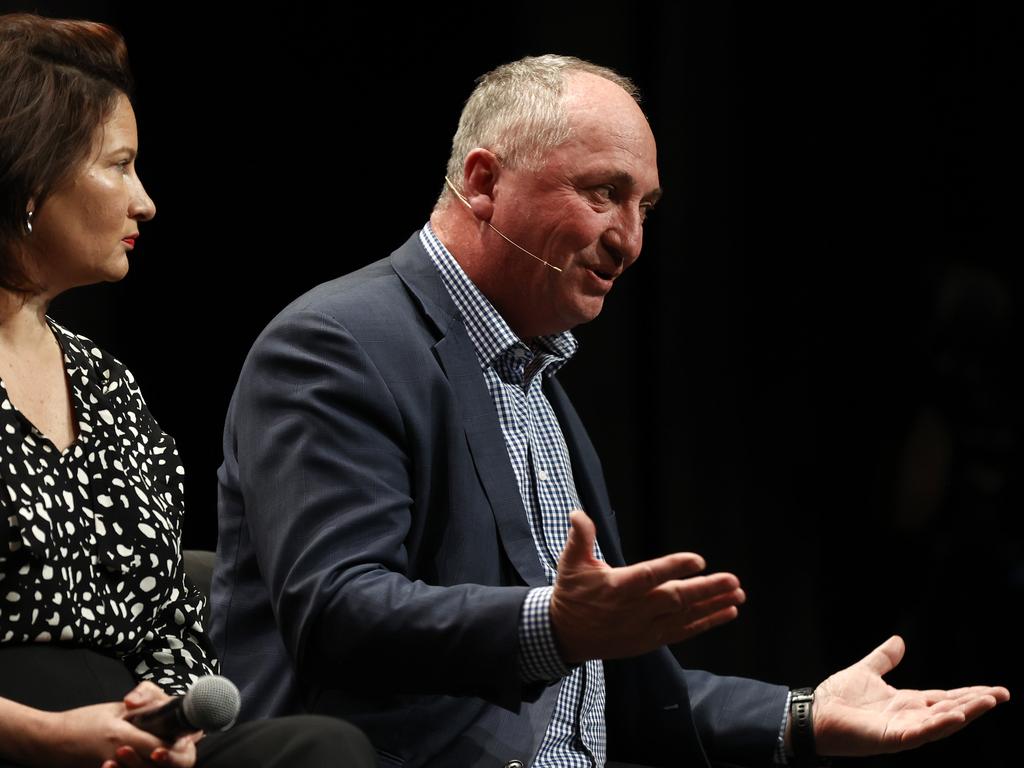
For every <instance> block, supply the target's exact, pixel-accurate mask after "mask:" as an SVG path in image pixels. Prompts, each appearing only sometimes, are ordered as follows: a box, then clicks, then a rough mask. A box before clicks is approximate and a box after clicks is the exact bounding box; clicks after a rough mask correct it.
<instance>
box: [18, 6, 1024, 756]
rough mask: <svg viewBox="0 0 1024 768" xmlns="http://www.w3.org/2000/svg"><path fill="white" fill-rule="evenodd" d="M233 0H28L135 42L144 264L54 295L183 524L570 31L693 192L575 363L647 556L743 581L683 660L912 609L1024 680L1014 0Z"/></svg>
mask: <svg viewBox="0 0 1024 768" xmlns="http://www.w3.org/2000/svg"><path fill="white" fill-rule="evenodd" d="M211 5H212V4H198V3H174V4H171V3H166V4H165V3H130V4H129V3H125V4H121V3H113V2H108V3H102V2H89V3H80V4H75V3H36V4H20V5H18V4H15V5H11V4H8V6H9V7H11V8H18V9H22V10H29V9H36V10H39V11H41V12H43V13H46V14H49V15H69V16H76V17H88V18H94V19H99V20H103V21H107V22H109V23H112V24H114V25H115V26H117V27H118V28H119V29H120V30H121V31H122V32H123V33H124V34H125V37H126V39H127V41H128V46H129V51H130V54H131V59H132V64H133V68H134V71H135V74H136V80H137V94H136V99H135V107H136V113H137V115H138V120H139V127H140V140H141V150H142V152H141V157H140V160H139V172H140V175H141V176H142V178H143V180H144V181H145V183H146V186H147V188H148V190H149V192H150V194H151V195H152V197H153V198H154V199H155V201H156V203H157V207H158V215H157V217H156V219H155V220H154V221H153V222H152V223H150V224H147V225H145V226H143V227H142V237H141V238H140V240H139V243H138V246H137V249H136V251H135V253H134V254H133V257H132V270H131V274H130V275H129V277H128V278H127V279H125V280H124V281H122V282H121V283H119V284H117V285H104V286H97V287H92V288H88V289H83V290H78V291H75V292H72V293H71V294H69V295H67V296H65V297H61V298H60V299H59V300H58V301H57V302H55V303H54V306H53V310H52V314H53V315H54V316H55V317H57V319H58V320H60V321H62V322H64V323H66V324H68V325H70V326H71V327H72V328H74V329H75V330H77V331H79V332H81V333H85V334H87V335H89V336H91V337H93V338H94V339H95V340H96V341H97V342H98V343H99V344H100V345H101V346H103V347H105V348H106V349H108V350H110V351H111V352H113V353H114V354H115V355H117V356H118V357H120V358H121V359H123V360H125V361H126V362H127V363H128V364H129V365H130V366H131V368H132V369H133V371H134V372H135V374H136V376H137V378H138V379H139V380H140V382H141V384H142V387H143V391H144V392H145V394H146V396H147V400H148V402H149V405H150V408H151V410H152V411H153V412H154V414H155V415H156V417H157V418H158V419H159V420H160V422H161V424H162V425H163V427H164V428H165V429H166V430H167V431H168V432H170V433H172V434H174V435H175V436H176V438H177V440H178V446H179V450H180V452H181V454H182V456H183V458H184V460H185V463H186V466H187V468H188V484H187V499H188V504H189V508H188V513H187V517H186V525H187V530H186V543H187V544H188V545H189V546H194V547H195V546H199V547H207V548H212V547H213V546H214V544H215V538H216V520H215V516H216V478H215V473H216V469H217V467H218V465H219V463H220V456H221V452H220V432H221V426H222V423H223V415H224V412H225V409H226V406H227V402H228V399H229V397H230V394H231V390H232V388H233V386H234V382H235V379H236V377H237V373H238V370H239V368H240V366H241V363H242V360H243V359H244V356H245V354H246V352H247V350H248V347H249V345H250V344H251V342H252V341H253V339H254V338H255V336H256V335H257V334H258V333H259V331H260V330H261V329H262V327H263V326H264V325H265V324H266V322H267V321H268V320H269V319H270V318H271V317H272V316H273V315H274V314H275V313H276V312H277V311H278V310H279V309H280V308H281V307H283V306H284V305H285V304H286V303H287V302H288V301H289V300H291V299H292V298H294V297H295V296H296V295H298V294H299V293H301V292H302V291H304V290H305V289H307V288H308V287H310V286H312V285H314V284H315V283H317V282H320V281H323V280H325V279H328V278H331V277H334V276H336V275H338V274H341V273H344V272H347V271H350V270H351V269H353V268H355V267H357V266H360V265H362V264H365V263H368V262H370V261H373V260H376V259H378V258H380V257H382V256H384V255H386V254H387V253H388V252H389V251H390V250H391V249H392V248H394V247H397V246H398V245H399V244H401V243H402V242H403V241H404V239H405V238H406V237H407V236H408V235H409V234H410V233H411V232H412V231H413V230H415V229H417V228H419V227H420V226H421V225H422V223H423V222H424V221H425V220H426V218H427V216H428V214H429V212H430V209H431V207H432V205H433V201H434V199H435V198H436V196H437V194H438V192H439V191H440V186H441V183H442V182H441V178H442V174H443V169H444V164H445V161H446V159H447V156H448V150H449V146H450V138H451V134H452V133H453V131H454V128H455V123H456V121H457V117H458V113H459V111H460V109H461V106H462V103H463V102H464V100H465V98H466V96H467V95H468V93H469V91H470V90H471V88H472V86H473V80H474V78H475V77H476V76H478V75H479V74H481V73H482V72H484V71H486V70H488V69H490V68H491V67H493V66H495V65H497V64H499V63H501V62H505V61H509V60H512V59H514V58H518V57H519V56H522V55H526V54H536V53H544V52H549V51H553V52H560V53H569V54H574V55H577V56H582V57H584V58H589V59H592V60H594V61H597V62H599V63H602V64H605V65H609V66H612V67H615V68H617V69H619V70H620V71H622V72H623V73H625V74H627V75H629V76H631V77H633V78H634V79H635V80H636V81H637V83H638V84H639V85H640V87H641V89H642V91H643V92H644V107H645V109H646V111H647V112H648V115H649V116H650V120H651V123H652V126H653V128H654V132H655V135H656V136H657V138H658V141H659V167H660V171H661V181H662V186H663V187H664V188H665V190H666V196H665V199H664V200H663V202H662V203H661V204H660V205H659V207H658V210H657V212H656V214H655V215H654V216H653V218H652V220H651V221H650V222H649V223H648V225H647V232H646V235H647V242H646V244H645V251H644V257H643V258H642V259H641V260H640V261H639V262H638V264H637V265H636V266H635V267H634V268H633V270H632V271H631V272H630V273H629V275H628V276H627V277H626V278H625V279H624V280H622V281H621V282H620V283H618V284H617V287H616V289H615V291H614V293H613V295H612V297H611V298H610V299H609V301H608V303H607V305H606V309H605V312H604V313H603V315H602V317H601V318H600V319H599V320H597V321H596V322H594V323H593V324H591V325H590V326H588V327H584V328H581V329H579V332H578V335H579V337H580V339H581V350H580V352H579V354H578V356H577V357H576V359H574V360H573V362H572V363H571V365H569V366H568V367H567V368H565V369H564V371H563V373H562V374H560V376H561V378H562V380H563V382H564V383H565V384H566V386H567V387H568V389H569V391H570V393H571V394H573V397H574V399H575V402H576V404H577V407H578V409H579V410H580V412H581V414H582V416H583V418H584V420H585V422H586V423H587V424H588V425H589V428H590V430H591V434H592V437H593V439H594V441H595V443H596V444H597V447H598V449H599V451H600V452H601V455H602V457H603V459H604V463H605V470H606V473H607V476H608V481H609V485H610V488H611V493H612V497H613V503H614V504H615V506H616V508H617V511H618V516H619V520H620V524H621V527H622V529H623V534H624V538H625V540H626V547H627V553H628V554H629V555H630V556H631V557H632V558H633V559H639V558H643V557H648V556H654V555H657V554H662V553H665V552H667V551H672V550H677V549H688V550H694V551H698V552H701V553H702V554H704V555H705V556H706V557H707V559H708V561H709V564H710V567H711V568H713V569H716V570H718V569H728V570H732V571H734V572H735V573H737V574H738V575H739V576H740V578H741V580H742V581H743V584H744V586H745V587H746V589H747V591H748V594H749V601H748V604H747V606H745V607H744V608H743V611H742V614H741V617H740V619H739V620H738V621H736V622H734V623H733V624H732V625H730V626H728V627H725V628H721V629H719V630H716V631H715V632H714V633H712V634H710V635H707V636H705V637H702V638H700V639H698V640H695V641H691V642H690V643H687V644H685V645H683V646H681V647H679V649H678V654H679V656H680V657H681V658H682V660H683V661H684V663H686V664H688V665H690V666H698V667H706V668H711V669H714V670H715V671H719V672H724V673H733V674H745V675H751V676H757V677H761V678H764V679H769V680H773V681H779V682H785V683H791V684H794V685H795V684H814V683H816V682H818V681H819V680H820V679H822V678H823V677H824V676H825V675H827V674H828V673H829V672H831V671H834V670H835V669H838V668H840V667H842V666H845V665H846V664H848V663H850V662H851V661H853V660H855V659H856V658H859V657H860V656H861V655H863V654H864V653H866V652H867V651H868V650H870V649H871V648H872V647H874V645H876V644H877V643H879V642H881V641H882V640H883V639H884V638H885V637H887V636H888V635H889V634H891V633H894V632H898V633H900V634H902V635H903V636H904V637H905V638H906V640H907V643H908V647H909V651H908V656H907V660H906V662H905V663H904V664H903V665H902V666H901V667H900V668H899V669H898V670H897V671H895V672H894V673H893V674H892V675H891V676H890V679H891V681H892V682H893V683H894V684H896V685H900V686H912V687H953V686H959V685H962V684H966V683H973V682H994V683H1001V684H1005V685H1008V686H1010V687H1011V690H1015V691H1016V692H1017V693H1018V694H1024V687H1022V685H1021V683H1022V682H1024V681H1022V674H1021V664H1020V662H1019V655H1018V654H1019V651H1020V647H1021V641H1020V638H1021V634H1020V632H1019V630H1016V629H1013V628H1011V624H1017V623H1018V622H1019V619H1020V614H1021V608H1022V605H1024V547H1022V527H1024V526H1022V524H1021V510H1022V488H1021V482H1022V472H1021V470H1022V469H1024V467H1022V458H1024V446H1022V429H1024V409H1022V400H1021V397H1020V394H1019V393H1020V390H1021V384H1022V381H1021V369H1020V366H1019V364H1018V360H1019V359H1020V354H1021V341H1022V334H1021V313H1020V303H1021V300H1022V296H1021V290H1022V287H1024V285H1022V279H1021V278H1022V270H1021V268H1020V266H1019V264H1018V262H1019V260H1020V258H1021V246H1020V239H1021V238H1020V234H1019V233H1020V222H1021V214H1020V211H1021V202H1022V195H1021V193H1020V187H1021V178H1022V170H1024V168H1022V165H1024V164H1022V152H1021V136H1022V135H1024V130H1022V128H1024V125H1022V121H1021V120H1020V118H1019V116H1018V109H1019V106H1018V105H1019V103H1020V101H1021V92H1022V87H1021V86H1022V75H1024V66H1022V65H1024V61H1022V58H1024V56H1022V42H1024V34H1022V33H1024V20H1022V12H1021V11H1020V10H1019V8H1017V7H1014V6H1011V5H1010V4H1006V5H999V6H988V7H978V6H976V5H975V4H974V3H968V2H936V3H928V4H896V3H889V4H877V5H874V4H833V3H815V4H811V3H806V4H796V5H793V4H787V5H785V6H783V7H779V6H780V5H781V4H776V3H772V4H768V3H750V4H740V3H729V2H709V3H695V2H694V3H686V4H675V3H647V4H643V5H641V4H633V3H595V2H589V3H585V4H584V3H557V2H547V3H536V2H529V3H518V4H514V5H504V6H503V5H496V4H491V5H489V6H487V7H483V6H482V5H481V4H476V5H468V4H467V5H464V6H459V5H451V4H445V5H444V6H443V7H439V8H430V9H429V10H428V9H427V8H424V9H423V10H422V11H421V12H414V13H409V12H401V13H400V12H398V11H397V10H396V9H395V7H394V6H392V5H390V4H377V5H375V6H372V8H367V7H362V8H358V9H354V10H353V9H346V10H340V9H335V10H323V9H321V8H320V6H319V4H313V3H301V2H291V3H272V4H269V5H267V6H261V7H260V9H259V10H257V9H256V6H255V5H254V4H253V5H246V6H239V8H238V10H235V11H232V10H230V9H228V8H223V9H221V10H217V11H211V10H210V6H211ZM897 6H898V7H897ZM282 450H286V447H282ZM1021 725H1022V720H1021V717H1020V714H1019V705H1017V704H1016V703H1013V702H1011V703H1010V704H1009V705H1006V706H1004V707H1002V708H1000V711H998V712H996V713H993V714H990V715H989V716H987V717H986V718H984V719H983V720H981V721H979V722H978V723H977V724H975V725H974V726H972V728H971V729H969V730H968V731H966V732H965V733H963V734H960V735H958V736H956V737H954V738H953V739H951V740H949V741H946V742H943V743H942V744H937V745H931V746H929V747H926V748H924V749H922V750H920V751H919V752H916V753H912V754H907V755H903V756H900V757H897V758H892V757H887V758H873V759H871V760H867V761H864V763H863V764H865V765H872V766H888V765H899V766H918V765H920V766H924V765H929V766H933V765H939V766H944V765H960V766H1009V765H1019V758H1017V757H1016V754H1015V750H1011V741H1012V739H1013V737H1014V736H1015V735H1016V734H1015V731H1017V730H1019V729H1020V727H1021Z"/></svg>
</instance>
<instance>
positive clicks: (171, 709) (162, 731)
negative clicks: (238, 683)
mask: <svg viewBox="0 0 1024 768" xmlns="http://www.w3.org/2000/svg"><path fill="white" fill-rule="evenodd" d="M240 708H241V697H240V695H239V693H238V688H236V687H235V684H234V683H232V682H231V681H230V680H228V679H227V678H226V677H221V676H220V675H204V676H203V677H200V678H199V679H198V680H196V682H195V684H194V685H193V686H192V687H191V688H190V689H189V691H188V693H186V694H185V695H184V696H178V697H175V698H173V699H171V700H170V701H168V702H167V703H166V704H164V705H163V706H161V707H160V708H159V709H154V710H152V711H151V712H143V713H142V714H139V715H129V716H128V717H127V718H126V719H127V720H128V722H130V723H131V724H132V725H134V726H135V727H136V728H140V729H142V730H143V731H146V732H148V733H152V734H153V735H154V736H157V737H159V738H161V739H163V740H164V741H166V742H168V743H171V742H173V741H175V740H176V739H178V738H179V737H181V736H184V735H185V734H187V733H193V732H195V731H206V732H207V733H213V732H215V731H224V730H227V729H228V728H230V727H231V726H232V725H234V723H235V719H236V718H237V717H238V710H239V709H240Z"/></svg>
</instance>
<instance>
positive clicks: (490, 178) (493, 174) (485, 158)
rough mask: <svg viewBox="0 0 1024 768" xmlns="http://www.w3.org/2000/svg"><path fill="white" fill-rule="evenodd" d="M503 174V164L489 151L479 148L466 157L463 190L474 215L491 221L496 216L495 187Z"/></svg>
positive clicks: (482, 219)
mask: <svg viewBox="0 0 1024 768" xmlns="http://www.w3.org/2000/svg"><path fill="white" fill-rule="evenodd" d="M500 174H501V163H499V162H498V157H497V155H495V154H494V153H493V152H491V151H490V150H489V149H483V148H481V147H477V148H476V149H474V150H473V151H472V152H470V153H469V154H468V155H466V163H465V165H464V166H463V169H462V189H463V191H464V193H465V195H466V199H467V200H468V201H469V207H470V208H471V209H472V210H473V215H474V216H476V217H477V218H478V219H479V220H480V221H490V220H491V217H492V216H493V215H494V185H495V183H496V182H497V181H498V176H499V175H500Z"/></svg>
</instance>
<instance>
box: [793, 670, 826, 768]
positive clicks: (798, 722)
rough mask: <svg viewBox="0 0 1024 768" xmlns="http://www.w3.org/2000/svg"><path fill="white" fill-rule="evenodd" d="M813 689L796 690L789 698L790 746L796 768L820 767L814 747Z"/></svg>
mask: <svg viewBox="0 0 1024 768" xmlns="http://www.w3.org/2000/svg"><path fill="white" fill-rule="evenodd" d="M813 705H814V689H813V688H795V689H793V691H792V693H791V694H790V698H789V724H790V730H789V745H790V747H791V748H792V749H793V763H792V764H793V765H795V766H796V768H812V767H813V766H817V765H820V762H819V761H818V751H817V749H816V748H815V746H814V717H813V715H812V709H813Z"/></svg>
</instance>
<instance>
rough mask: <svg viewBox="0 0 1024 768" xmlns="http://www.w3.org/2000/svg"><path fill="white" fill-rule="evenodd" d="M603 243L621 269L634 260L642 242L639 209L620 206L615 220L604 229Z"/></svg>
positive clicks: (642, 233) (641, 219) (642, 224)
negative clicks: (620, 265)
mask: <svg viewBox="0 0 1024 768" xmlns="http://www.w3.org/2000/svg"><path fill="white" fill-rule="evenodd" d="M604 243H605V246H606V247H607V248H608V249H609V250H610V251H611V252H612V253H613V255H615V256H616V258H617V259H618V260H619V261H620V262H621V263H622V268H623V269H625V268H626V267H628V266H629V265H630V264H632V263H633V262H634V261H636V260H637V258H638V257H639V256H640V250H641V248H642V247H643V243H644V223H643V215H642V214H641V213H640V211H639V209H633V208H629V209H627V208H622V209H621V210H620V212H619V215H618V216H617V217H616V220H615V222H614V223H613V224H612V225H611V226H610V227H609V228H608V229H607V230H605V234H604Z"/></svg>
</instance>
